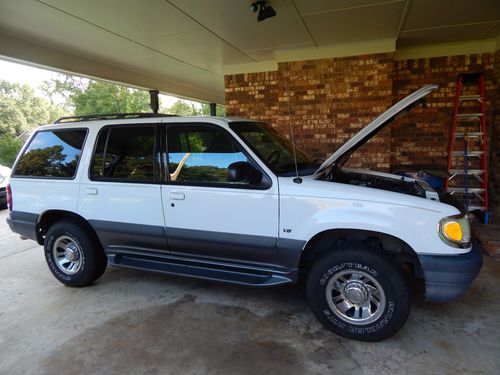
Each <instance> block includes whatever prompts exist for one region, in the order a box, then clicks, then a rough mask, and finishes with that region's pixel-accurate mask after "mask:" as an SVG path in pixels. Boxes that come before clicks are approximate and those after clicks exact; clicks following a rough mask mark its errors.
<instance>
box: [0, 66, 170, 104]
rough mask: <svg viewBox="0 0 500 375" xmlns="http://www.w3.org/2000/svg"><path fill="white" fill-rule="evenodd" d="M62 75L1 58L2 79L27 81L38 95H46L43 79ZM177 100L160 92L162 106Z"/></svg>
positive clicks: (0, 76)
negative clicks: (43, 88)
mask: <svg viewBox="0 0 500 375" xmlns="http://www.w3.org/2000/svg"><path fill="white" fill-rule="evenodd" d="M60 76H61V74H59V73H56V72H53V71H50V70H47V69H40V68H35V67H32V66H28V65H23V64H17V63H14V62H10V61H6V60H1V59H0V80H2V79H3V80H6V81H10V82H16V83H21V84H24V83H27V84H28V85H30V86H31V87H33V88H34V89H35V92H36V94H37V95H38V96H42V97H43V96H44V93H43V91H42V90H40V89H39V86H40V85H41V84H42V83H43V81H47V80H50V79H52V78H57V77H60ZM177 100H179V98H176V97H175V96H170V95H162V94H160V103H161V106H162V107H168V106H171V105H172V104H173V103H175V102H176V101H177Z"/></svg>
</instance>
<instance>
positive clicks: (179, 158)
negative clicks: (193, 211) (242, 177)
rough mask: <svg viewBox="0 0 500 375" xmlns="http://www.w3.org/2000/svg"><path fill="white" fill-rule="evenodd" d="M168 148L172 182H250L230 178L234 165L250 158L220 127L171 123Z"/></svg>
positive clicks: (244, 183) (245, 183) (238, 183)
mask: <svg viewBox="0 0 500 375" xmlns="http://www.w3.org/2000/svg"><path fill="white" fill-rule="evenodd" d="M167 151H168V171H169V173H170V181H171V182H177V183H187V184H189V183H194V184H203V185H205V184H208V185H210V184H227V185H239V186H241V185H248V182H244V181H234V180H233V179H231V178H230V176H229V174H228V170H229V166H230V165H231V164H233V163H237V162H249V160H248V158H247V157H246V155H245V154H244V153H243V152H242V150H241V148H240V146H239V145H238V144H236V143H235V142H234V141H233V139H231V137H229V136H228V135H227V134H225V133H224V132H222V131H221V130H219V129H216V128H214V127H211V126H206V125H175V126H170V127H168V128H167Z"/></svg>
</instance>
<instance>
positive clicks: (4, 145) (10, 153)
mask: <svg viewBox="0 0 500 375" xmlns="http://www.w3.org/2000/svg"><path fill="white" fill-rule="evenodd" d="M22 145H23V143H22V141H20V140H18V139H16V137H13V136H12V135H2V136H0V164H1V165H4V166H6V167H12V165H13V164H14V161H15V160H16V156H17V154H18V152H19V150H20V149H21V147H22Z"/></svg>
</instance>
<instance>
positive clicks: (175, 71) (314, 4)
mask: <svg viewBox="0 0 500 375" xmlns="http://www.w3.org/2000/svg"><path fill="white" fill-rule="evenodd" d="M270 2H271V4H272V6H273V7H274V8H275V9H276V11H277V13H278V15H277V16H276V17H274V18H272V19H268V20H266V21H264V22H259V23H258V22H257V21H256V15H255V14H254V13H252V12H251V11H250V8H249V5H250V3H251V0H213V1H208V0H143V1H139V0H85V1H82V0H43V1H42V0H1V2H0V55H3V56H5V57H7V58H11V59H18V60H23V61H27V62H30V63H33V64H41V65H46V66H50V67H52V68H54V69H60V70H66V71H70V72H75V73H79V74H83V75H89V76H94V77H98V78H104V79H110V80H115V81H120V82H124V83H128V84H131V85H134V86H139V87H145V88H156V89H160V90H161V91H163V92H169V93H174V94H177V95H181V96H187V97H193V98H197V99H201V100H206V101H215V102H219V103H222V102H224V82H223V74H224V70H225V67H226V66H232V67H233V70H234V66H238V65H240V64H243V65H245V64H246V65H248V64H252V63H253V64H255V65H256V67H257V66H258V64H259V63H261V64H264V63H263V62H266V63H268V62H270V61H274V62H275V61H276V60H277V56H279V53H280V52H281V51H285V52H286V55H287V56H293V52H294V51H296V50H297V51H299V50H304V49H321V48H324V47H328V46H333V47H332V48H335V47H334V46H335V45H344V46H345V45H346V44H349V43H360V42H370V41H380V40H392V41H393V46H396V45H397V46H398V48H401V47H412V46H417V45H424V44H435V43H448V42H456V41H466V40H479V39H489V38H495V37H496V36H497V35H499V34H500V1H498V0H474V1H471V0H393V1H381V0H272V1H270ZM261 66H263V65H261Z"/></svg>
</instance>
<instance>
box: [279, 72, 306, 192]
mask: <svg viewBox="0 0 500 375" xmlns="http://www.w3.org/2000/svg"><path fill="white" fill-rule="evenodd" d="M283 65H284V64H283ZM281 71H282V73H283V79H284V80H285V92H288V84H287V80H286V75H285V69H284V68H282V69H281ZM290 97H291V96H289V97H288V100H287V101H286V104H287V109H288V123H289V125H290V140H291V141H292V150H293V162H294V164H295V178H294V179H293V182H295V183H296V184H301V183H302V179H301V178H300V177H299V167H298V166H297V153H296V152H295V137H294V134H293V126H292V114H291V111H290Z"/></svg>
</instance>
